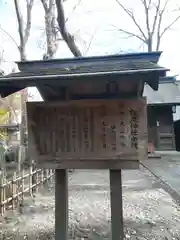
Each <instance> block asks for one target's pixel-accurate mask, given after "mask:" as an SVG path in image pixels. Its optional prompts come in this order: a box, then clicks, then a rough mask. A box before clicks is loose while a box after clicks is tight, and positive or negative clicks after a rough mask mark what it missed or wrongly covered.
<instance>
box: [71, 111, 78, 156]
mask: <svg viewBox="0 0 180 240" xmlns="http://www.w3.org/2000/svg"><path fill="white" fill-rule="evenodd" d="M71 118H72V126H71V140H72V145H71V151H72V152H76V141H77V125H76V119H77V109H75V108H73V109H71Z"/></svg>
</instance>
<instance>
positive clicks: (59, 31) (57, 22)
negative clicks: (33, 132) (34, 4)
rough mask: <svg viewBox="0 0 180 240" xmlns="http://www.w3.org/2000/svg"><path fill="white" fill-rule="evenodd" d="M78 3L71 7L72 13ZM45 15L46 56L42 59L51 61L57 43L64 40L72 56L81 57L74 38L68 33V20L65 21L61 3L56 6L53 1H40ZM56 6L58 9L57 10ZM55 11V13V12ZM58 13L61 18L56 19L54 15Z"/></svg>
mask: <svg viewBox="0 0 180 240" xmlns="http://www.w3.org/2000/svg"><path fill="white" fill-rule="evenodd" d="M80 2H81V0H79V1H78V3H77V4H76V5H75V6H74V7H73V10H72V11H74V10H75V9H76V7H77V5H78V4H79V3H80ZM41 3H42V5H43V9H44V13H45V29H46V54H44V56H43V59H52V58H53V56H54V54H55V53H56V51H57V48H58V43H59V41H62V40H64V41H65V42H66V43H67V46H68V47H69V49H70V50H71V52H72V53H73V55H74V56H81V52H80V50H79V49H78V47H77V45H76V43H75V40H74V37H73V36H72V35H71V34H70V33H69V32H68V30H67V28H66V24H67V21H68V18H66V19H65V14H64V6H63V5H62V4H63V3H60V5H59V3H58V4H57V3H56V2H55V0H41ZM57 6H58V7H59V8H60V10H59V9H57ZM56 9H57V11H56ZM57 13H59V14H60V15H61V17H60V18H59V15H58V19H56V15H57Z"/></svg>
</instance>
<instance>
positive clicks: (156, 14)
mask: <svg viewBox="0 0 180 240" xmlns="http://www.w3.org/2000/svg"><path fill="white" fill-rule="evenodd" d="M157 1H158V3H157V5H156V12H155V16H154V22H153V26H152V31H151V35H154V32H155V28H156V24H157V19H158V14H159V10H160V5H161V0H157Z"/></svg>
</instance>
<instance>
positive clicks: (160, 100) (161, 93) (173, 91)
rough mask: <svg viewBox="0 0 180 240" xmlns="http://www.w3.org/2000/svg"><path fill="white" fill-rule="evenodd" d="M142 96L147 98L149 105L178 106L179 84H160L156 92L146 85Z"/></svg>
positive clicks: (179, 99) (179, 102)
mask: <svg viewBox="0 0 180 240" xmlns="http://www.w3.org/2000/svg"><path fill="white" fill-rule="evenodd" d="M143 96H146V97H147V104H149V105H159V104H168V105H169V104H173V105H180V82H179V81H175V82H160V83H159V89H158V91H154V90H153V89H152V88H150V87H149V85H147V84H146V85H145V87H144V94H143Z"/></svg>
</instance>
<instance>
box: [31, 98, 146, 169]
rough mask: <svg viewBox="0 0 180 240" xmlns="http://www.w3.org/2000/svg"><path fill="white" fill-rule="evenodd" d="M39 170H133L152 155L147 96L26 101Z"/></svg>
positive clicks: (32, 145)
mask: <svg viewBox="0 0 180 240" xmlns="http://www.w3.org/2000/svg"><path fill="white" fill-rule="evenodd" d="M27 112H28V133H29V141H28V142H29V150H30V154H31V156H32V154H33V155H34V159H36V160H37V164H38V166H39V167H40V168H54V169H68V168H77V169H88V168H91V169H97V168H98V169H99V168H101V169H103V168H104V169H122V168H126V169H131V168H138V161H139V160H140V159H143V158H144V157H145V155H146V154H147V125H146V100H145V98H140V99H133V100H77V101H67V102H56V103H53V102H51V103H49V102H30V103H28V104H27Z"/></svg>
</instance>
